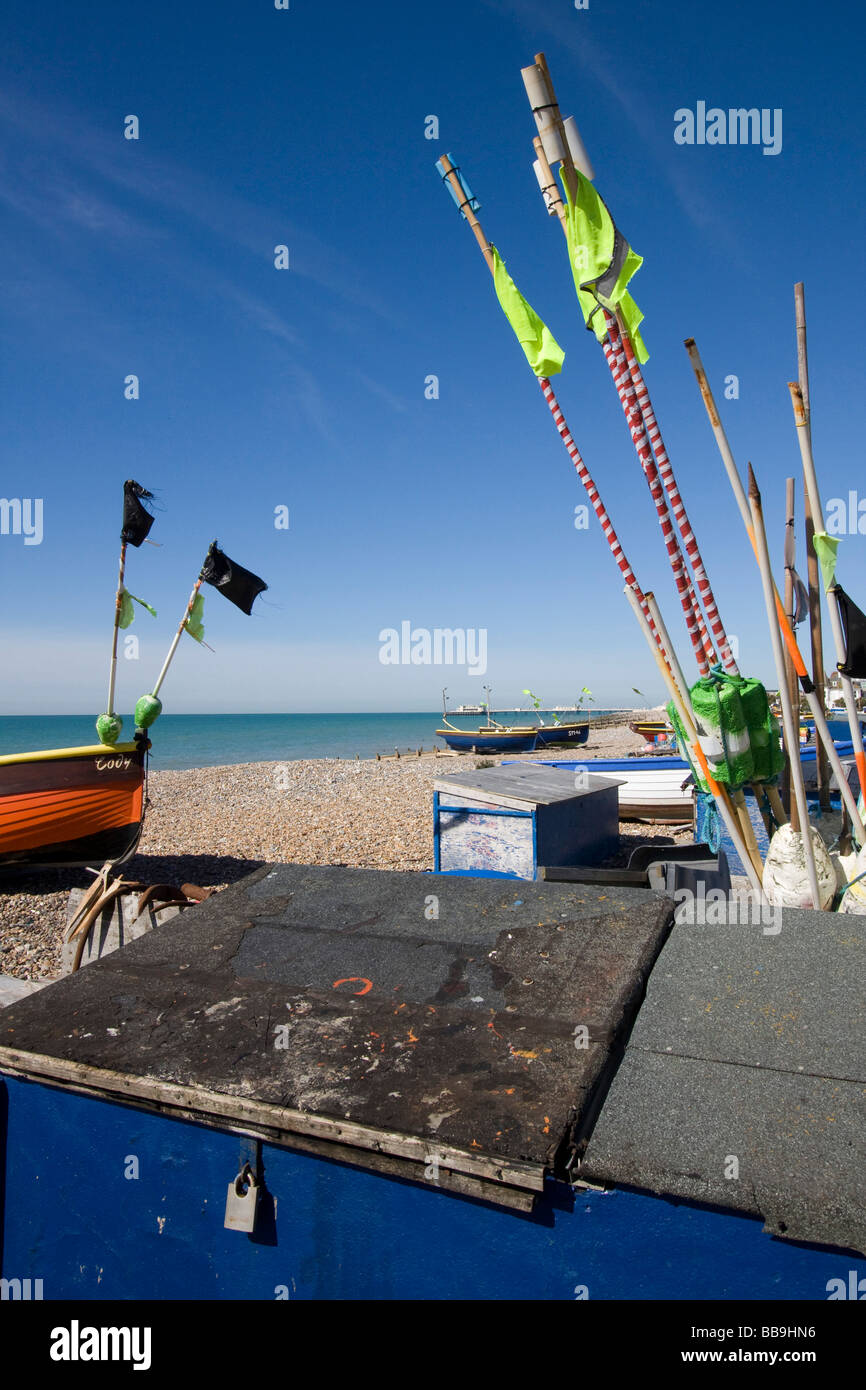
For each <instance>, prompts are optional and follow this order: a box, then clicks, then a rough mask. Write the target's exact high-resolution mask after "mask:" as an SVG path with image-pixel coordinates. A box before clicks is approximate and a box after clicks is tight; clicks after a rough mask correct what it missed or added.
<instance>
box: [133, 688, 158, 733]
mask: <svg viewBox="0 0 866 1390" xmlns="http://www.w3.org/2000/svg"><path fill="white" fill-rule="evenodd" d="M161 714H162V700H159V699H157V697H156V696H155V695H142V697H141V699H140V700H138V701H137V703H136V706H135V725H136V728H138V729H149V728H150V726H151V724H153V723H154V721H155V720H157V719H158V718H159V716H160V715H161Z"/></svg>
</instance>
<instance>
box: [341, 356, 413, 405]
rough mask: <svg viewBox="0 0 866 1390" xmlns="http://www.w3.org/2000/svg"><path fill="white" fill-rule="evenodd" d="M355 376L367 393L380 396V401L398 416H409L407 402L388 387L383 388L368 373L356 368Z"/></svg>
mask: <svg viewBox="0 0 866 1390" xmlns="http://www.w3.org/2000/svg"><path fill="white" fill-rule="evenodd" d="M354 374H355V376H356V377H357V378H358V380H359V381H360V383H361V385H362V386H363V387H364V389H365V390H366V391H372V393H373V395H374V396H378V397H379V399H380V400H383V401H384V402H385V404H386V405H389V406H390V407H391V409H392V410H393V411H394V412H395V413H396V414H398V415H405V414H407V412H408V406H407V405H406V402H405V401H403V400H401V399H400V397H399V396H395V395H394V393H393V392H392V391H389V390H388V388H387V387H386V386H382V385H381V383H380V382H378V381H374V380H373V378H372V377H369V376H367V373H366V372H362V371H360V370H359V369H358V368H357V367H356V368H355V373H354Z"/></svg>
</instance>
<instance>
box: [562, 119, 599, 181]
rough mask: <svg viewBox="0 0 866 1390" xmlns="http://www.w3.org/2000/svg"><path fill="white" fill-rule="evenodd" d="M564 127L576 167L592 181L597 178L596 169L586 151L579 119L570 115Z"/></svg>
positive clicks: (563, 124)
mask: <svg viewBox="0 0 866 1390" xmlns="http://www.w3.org/2000/svg"><path fill="white" fill-rule="evenodd" d="M562 128H563V130H564V131H565V138H566V140H567V141H568V148H569V150H570V151H571V159H572V163H573V164H574V167H575V169H578V170H580V172H581V174H583V176H584V178H586V179H589V181H590V183H591V182H592V180H593V179H594V178H595V170H594V169H593V167H592V164H591V163H590V159H589V155H588V154H587V152H586V145H585V144H584V143H583V140H582V139H581V138H580V131H579V130H578V128H577V121H576V120H575V119H574V117H573V116H569V117H568V119H567V120H565V121H563V123H562Z"/></svg>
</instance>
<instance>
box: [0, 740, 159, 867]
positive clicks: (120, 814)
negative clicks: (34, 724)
mask: <svg viewBox="0 0 866 1390" xmlns="http://www.w3.org/2000/svg"><path fill="white" fill-rule="evenodd" d="M149 747H150V741H149V740H148V739H147V738H146V737H141V736H140V737H139V738H137V739H136V741H135V742H133V743H118V744H116V745H114V746H113V747H109V746H108V745H105V744H94V745H93V746H91V747H83V748H53V749H46V750H44V751H42V752H37V753H8V754H6V755H5V756H2V757H0V870H3V869H23V868H32V867H36V866H38V867H40V868H72V867H78V866H92V867H96V868H99V867H101V866H102V865H103V864H104V863H106V862H110V863H113V864H121V863H123V861H124V860H125V859H128V858H129V856H130V855H131V854H132V853H133V852H134V850H135V848H136V845H137V844H138V840H139V837H140V835H141V825H142V817H143V814H144V800H145V797H144V790H145V775H146V766H145V763H146V755H147V750H148V748H149Z"/></svg>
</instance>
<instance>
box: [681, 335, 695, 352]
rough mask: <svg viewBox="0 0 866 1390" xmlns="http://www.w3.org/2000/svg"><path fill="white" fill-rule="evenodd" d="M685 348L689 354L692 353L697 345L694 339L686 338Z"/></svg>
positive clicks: (684, 341)
mask: <svg viewBox="0 0 866 1390" xmlns="http://www.w3.org/2000/svg"><path fill="white" fill-rule="evenodd" d="M683 346H684V347H685V349H686V350H687V351H688V352H691V350H692V348H693V347H696V346H697V344H696V343H695V340H694V338H685V339H684V340H683Z"/></svg>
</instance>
